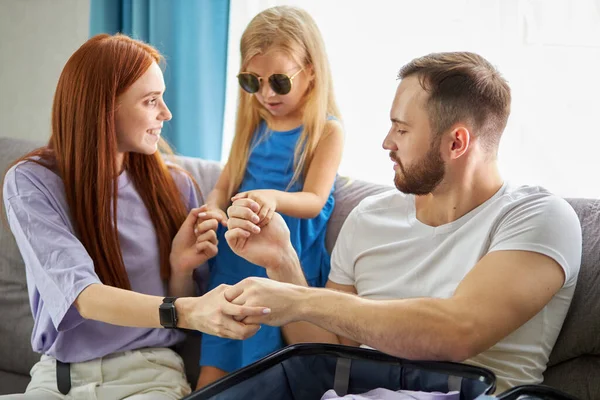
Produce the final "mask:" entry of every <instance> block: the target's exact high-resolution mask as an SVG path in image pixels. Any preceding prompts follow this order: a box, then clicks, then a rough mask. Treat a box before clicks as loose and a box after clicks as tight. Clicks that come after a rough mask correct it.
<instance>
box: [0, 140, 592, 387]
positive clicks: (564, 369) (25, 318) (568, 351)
mask: <svg viewBox="0 0 600 400" xmlns="http://www.w3.org/2000/svg"><path fill="white" fill-rule="evenodd" d="M35 146H36V145H35V144H34V143H31V142H27V141H23V140H18V139H10V138H0V171H2V177H3V176H4V172H5V171H6V169H7V167H8V165H9V164H10V163H11V162H12V161H13V160H15V159H16V158H18V157H19V156H21V155H23V154H24V153H26V152H27V151H29V150H31V149H33V148H34V147H35ZM178 160H179V161H180V163H181V164H182V166H183V167H184V168H186V169H187V170H189V171H190V172H191V173H192V174H193V175H194V177H195V178H196V179H197V181H198V183H199V185H200V188H201V191H202V193H204V194H206V193H208V192H209V191H210V189H211V188H212V187H213V186H214V184H215V182H216V179H217V176H218V173H219V171H220V167H219V165H218V164H217V163H214V162H209V161H204V160H199V159H192V158H184V157H180V158H178ZM389 189H390V187H389V186H382V185H376V184H372V183H368V182H362V181H352V180H349V179H346V178H339V179H338V180H337V182H336V190H335V197H336V206H335V210H334V213H333V216H332V218H331V220H330V222H329V226H328V232H327V247H328V248H329V249H330V250H331V248H332V247H333V244H334V242H335V238H336V236H337V234H338V232H339V230H340V228H341V226H342V224H343V222H344V220H345V218H346V216H347V215H348V213H349V212H350V211H351V210H352V208H353V207H355V206H356V205H357V204H358V202H359V201H360V200H361V199H363V198H364V197H365V196H369V195H372V194H376V193H380V192H382V191H384V190H389ZM568 201H569V202H570V203H571V205H572V206H573V208H574V209H575V211H576V212H577V214H578V215H579V218H580V220H581V225H582V228H583V261H582V266H581V272H580V276H579V283H578V285H577V290H576V292H575V297H574V298H573V303H572V305H571V309H570V311H569V314H568V316H567V319H566V321H565V324H564V326H563V330H562V332H561V334H560V336H559V338H558V341H557V343H556V346H555V348H554V350H553V352H552V354H551V357H550V365H549V368H548V370H547V371H546V373H545V381H544V383H545V384H547V385H550V386H553V387H556V388H559V389H562V390H564V391H566V392H568V393H571V394H573V395H575V396H577V397H579V398H581V399H600V200H587V199H568ZM2 213H3V214H4V210H2ZM0 321H1V323H0V343H1V344H0V394H6V393H16V392H22V391H24V389H25V387H26V386H27V383H28V381H29V370H30V368H31V366H32V365H33V364H34V363H35V362H36V361H37V360H38V359H39V355H38V354H35V353H33V351H32V350H31V346H30V335H31V331H32V326H33V319H32V317H31V311H30V308H29V301H28V298H27V288H26V282H25V267H24V265H23V262H22V260H21V256H20V254H19V251H18V249H17V246H16V244H15V242H14V239H13V237H12V235H11V233H10V231H9V230H7V228H6V227H5V226H3V227H2V228H0ZM198 349H199V342H198V335H193V334H190V335H189V337H188V339H187V340H186V342H184V343H183V344H182V345H181V346H180V347H179V348H178V351H179V352H180V354H182V356H183V357H184V360H185V362H186V367H187V368H188V375H189V378H190V380H191V381H192V382H195V379H196V376H197V374H198V367H197V357H198V354H199V353H198V352H199V350H198Z"/></svg>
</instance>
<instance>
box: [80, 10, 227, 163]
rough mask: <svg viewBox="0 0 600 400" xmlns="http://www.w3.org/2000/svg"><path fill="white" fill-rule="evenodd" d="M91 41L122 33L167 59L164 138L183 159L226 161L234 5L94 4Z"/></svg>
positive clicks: (91, 13)
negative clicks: (229, 47) (224, 145)
mask: <svg viewBox="0 0 600 400" xmlns="http://www.w3.org/2000/svg"><path fill="white" fill-rule="evenodd" d="M90 7H91V8H90V35H91V36H93V35H96V34H98V33H110V34H114V33H117V32H121V33H124V34H127V35H130V36H132V37H134V38H136V39H140V40H143V41H145V42H147V43H150V44H151V45H153V46H154V47H156V48H157V49H158V50H159V51H160V52H161V53H162V54H163V56H164V57H165V59H166V69H165V74H164V75H165V84H166V86H167V91H166V92H165V101H166V103H167V105H168V106H169V108H170V109H171V112H172V113H173V119H172V120H171V121H170V122H169V123H168V124H165V127H166V128H165V129H163V134H164V137H165V138H166V139H167V141H168V142H169V143H170V144H172V145H173V146H174V147H175V151H176V152H177V153H179V154H183V155H185V156H192V157H202V158H206V159H211V160H220V159H221V145H222V136H223V114H224V112H225V74H226V71H227V33H228V24H229V0H91V4H90Z"/></svg>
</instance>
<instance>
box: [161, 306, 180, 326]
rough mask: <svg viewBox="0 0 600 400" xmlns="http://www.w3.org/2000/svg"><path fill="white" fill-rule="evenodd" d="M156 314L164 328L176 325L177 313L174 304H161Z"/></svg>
mask: <svg viewBox="0 0 600 400" xmlns="http://www.w3.org/2000/svg"><path fill="white" fill-rule="evenodd" d="M158 316H159V318H160V324H161V325H162V326H164V327H165V328H175V327H177V313H176V312H175V304H173V303H163V304H161V305H160V307H159V308H158Z"/></svg>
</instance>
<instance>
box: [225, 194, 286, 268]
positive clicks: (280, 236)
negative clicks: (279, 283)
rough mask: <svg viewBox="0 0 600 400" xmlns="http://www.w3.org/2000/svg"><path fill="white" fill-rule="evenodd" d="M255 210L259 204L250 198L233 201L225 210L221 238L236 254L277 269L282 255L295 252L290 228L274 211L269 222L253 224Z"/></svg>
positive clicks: (282, 257) (257, 219)
mask: <svg viewBox="0 0 600 400" xmlns="http://www.w3.org/2000/svg"><path fill="white" fill-rule="evenodd" d="M258 210H259V205H258V204H257V203H256V202H255V201H253V200H251V199H239V200H236V201H235V202H234V203H233V204H232V205H231V207H229V209H228V210H227V214H228V215H229V221H228V224H227V226H228V228H229V229H228V231H227V232H226V233H225V239H226V240H227V243H228V244H229V246H230V247H231V250H233V251H234V253H235V254H237V255H238V256H240V257H243V258H245V259H246V260H248V261H250V262H251V263H254V264H257V265H260V266H262V267H265V268H267V269H277V268H278V267H279V266H281V264H282V263H283V260H284V257H286V255H288V256H289V254H291V253H293V254H294V255H295V250H294V248H293V247H292V244H291V243H290V231H289V229H288V227H287V225H286V223H285V221H284V220H283V218H281V215H279V214H277V213H274V214H273V218H272V220H271V223H270V224H268V225H266V226H264V227H263V228H262V229H261V228H260V227H259V226H258V225H257V223H258V222H259V221H260V218H259V217H258V215H257V214H256V212H257V211H258ZM290 252H291V253H290Z"/></svg>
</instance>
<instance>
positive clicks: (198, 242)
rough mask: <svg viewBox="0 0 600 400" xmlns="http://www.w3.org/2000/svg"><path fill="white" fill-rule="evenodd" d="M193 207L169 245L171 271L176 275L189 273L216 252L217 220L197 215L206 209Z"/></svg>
mask: <svg viewBox="0 0 600 400" xmlns="http://www.w3.org/2000/svg"><path fill="white" fill-rule="evenodd" d="M203 207H204V206H202V207H200V208H194V209H192V211H190V213H189V214H188V216H187V218H186V219H185V221H183V224H182V225H181V228H179V231H178V232H177V234H176V235H175V237H174V238H173V243H172V245H171V255H170V257H169V260H170V262H171V271H172V272H174V273H176V274H178V275H188V274H189V275H191V273H192V272H193V271H194V269H196V268H197V267H198V266H200V265H202V264H204V263H205V262H206V261H208V260H209V259H210V258H212V257H214V256H215V255H216V254H217V251H218V250H217V244H218V243H217V234H216V229H217V226H218V221H217V219H215V218H209V219H206V218H203V217H199V215H201V214H205V213H206V211H205V210H204V209H203Z"/></svg>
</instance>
